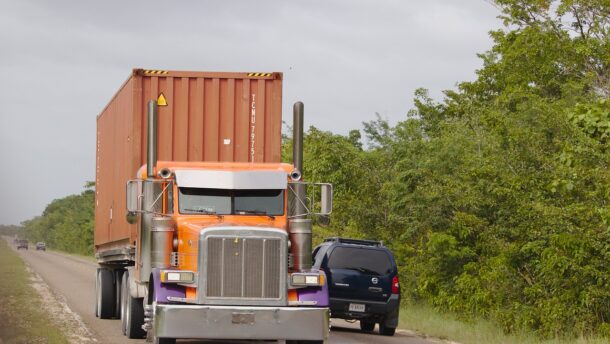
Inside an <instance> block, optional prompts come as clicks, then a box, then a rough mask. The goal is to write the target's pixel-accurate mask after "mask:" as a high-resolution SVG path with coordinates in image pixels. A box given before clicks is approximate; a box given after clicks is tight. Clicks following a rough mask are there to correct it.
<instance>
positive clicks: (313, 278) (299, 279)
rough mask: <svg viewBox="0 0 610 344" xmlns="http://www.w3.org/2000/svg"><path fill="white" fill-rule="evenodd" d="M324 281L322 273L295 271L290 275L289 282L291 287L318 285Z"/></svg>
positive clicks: (321, 284)
mask: <svg viewBox="0 0 610 344" xmlns="http://www.w3.org/2000/svg"><path fill="white" fill-rule="evenodd" d="M324 283H325V281H324V275H321V274H319V273H303V272H297V273H293V274H291V275H290V284H291V285H292V286H293V287H319V286H323V285H324Z"/></svg>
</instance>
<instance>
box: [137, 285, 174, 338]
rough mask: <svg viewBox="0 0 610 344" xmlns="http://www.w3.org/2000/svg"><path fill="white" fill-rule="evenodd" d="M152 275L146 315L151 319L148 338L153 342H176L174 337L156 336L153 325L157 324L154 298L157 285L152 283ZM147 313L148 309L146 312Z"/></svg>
mask: <svg viewBox="0 0 610 344" xmlns="http://www.w3.org/2000/svg"><path fill="white" fill-rule="evenodd" d="M152 280H153V279H152V277H151V278H150V281H149V283H148V300H146V304H147V309H148V312H149V313H148V315H146V316H147V317H149V318H150V319H149V320H148V321H149V323H148V325H147V327H148V329H149V331H150V332H149V333H147V334H146V335H147V339H150V340H151V341H152V343H153V344H176V339H174V338H159V337H155V335H154V333H155V329H154V327H153V326H155V325H154V324H155V303H156V302H154V301H153V300H155V287H154V284H153V283H152ZM144 313H145V314H146V311H145V312H144Z"/></svg>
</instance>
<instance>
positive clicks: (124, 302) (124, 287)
mask: <svg viewBox="0 0 610 344" xmlns="http://www.w3.org/2000/svg"><path fill="white" fill-rule="evenodd" d="M127 276H129V273H128V272H127V271H125V273H124V274H123V276H122V277H121V332H122V333H123V335H124V336H125V335H127V325H126V324H125V322H126V319H127V315H125V313H126V312H127V300H128V299H127V296H129V289H128V288H129V287H128V286H129V284H128V283H127Z"/></svg>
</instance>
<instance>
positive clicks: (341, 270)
mask: <svg viewBox="0 0 610 344" xmlns="http://www.w3.org/2000/svg"><path fill="white" fill-rule="evenodd" d="M312 256H313V257H314V263H313V267H314V268H318V269H322V270H324V272H326V276H327V279H328V293H329V297H330V314H331V317H332V318H340V319H347V320H359V321H360V329H361V330H362V331H364V332H371V331H373V330H374V329H375V324H376V323H378V324H379V333H380V334H382V335H385V336H393V335H394V332H395V331H396V327H397V326H398V310H399V308H400V284H399V282H398V268H397V266H396V262H395V261H394V256H393V255H392V252H390V250H389V249H388V248H387V247H385V246H383V244H382V243H381V242H379V241H371V240H357V239H346V238H328V239H326V240H325V241H324V242H323V243H322V244H321V245H319V246H317V247H316V248H315V249H314V251H313V255H312Z"/></svg>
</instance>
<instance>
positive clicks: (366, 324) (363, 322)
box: [360, 320, 375, 332]
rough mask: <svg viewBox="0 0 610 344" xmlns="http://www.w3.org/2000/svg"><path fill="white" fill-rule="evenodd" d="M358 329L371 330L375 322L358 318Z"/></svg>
mask: <svg viewBox="0 0 610 344" xmlns="http://www.w3.org/2000/svg"><path fill="white" fill-rule="evenodd" d="M360 329H361V330H362V331H363V332H372V331H373V330H374V329H375V322H374V321H366V320H360Z"/></svg>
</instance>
